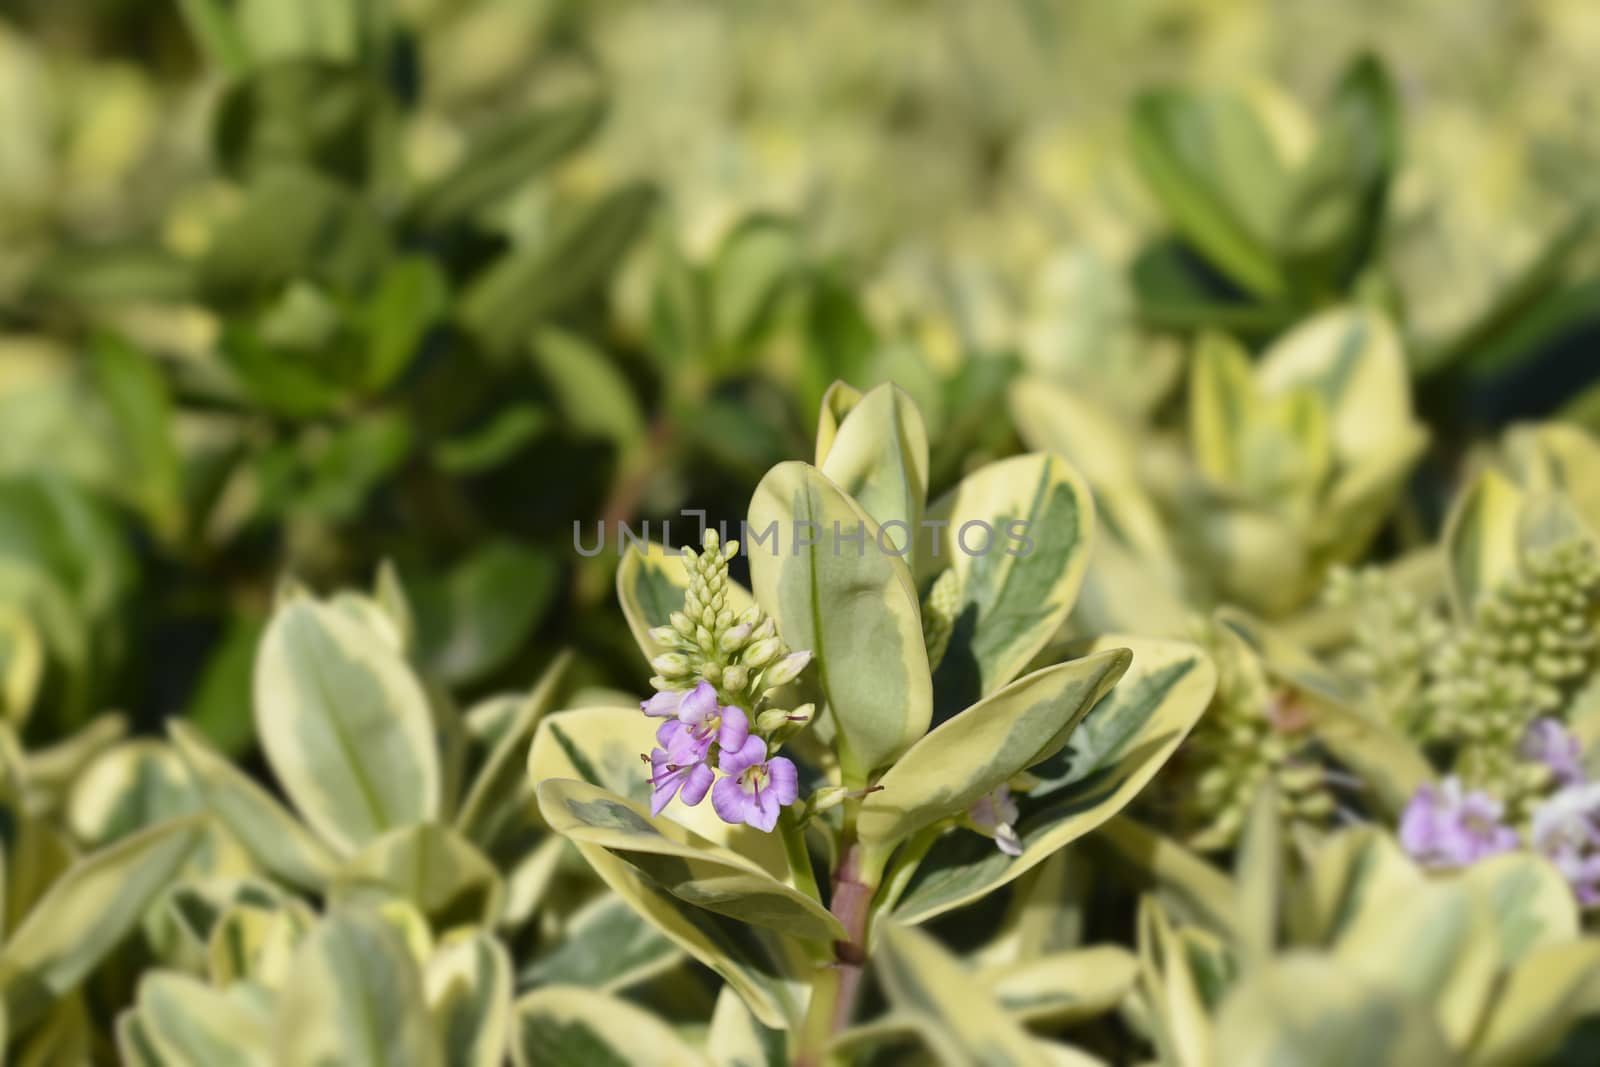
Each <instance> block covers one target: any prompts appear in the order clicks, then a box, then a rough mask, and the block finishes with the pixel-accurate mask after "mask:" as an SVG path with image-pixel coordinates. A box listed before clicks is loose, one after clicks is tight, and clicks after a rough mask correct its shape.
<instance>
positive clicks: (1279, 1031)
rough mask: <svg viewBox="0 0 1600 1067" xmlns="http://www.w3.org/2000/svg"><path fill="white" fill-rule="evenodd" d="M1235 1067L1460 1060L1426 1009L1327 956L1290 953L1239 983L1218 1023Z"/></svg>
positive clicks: (1221, 1056) (1221, 1052) (1411, 1066)
mask: <svg viewBox="0 0 1600 1067" xmlns="http://www.w3.org/2000/svg"><path fill="white" fill-rule="evenodd" d="M1216 1047H1217V1062H1218V1063H1225V1064H1228V1065H1229V1067H1347V1065H1350V1064H1357V1063H1361V1064H1396V1065H1399V1064H1404V1065H1405V1067H1447V1065H1450V1064H1455V1063H1458V1062H1459V1060H1458V1059H1457V1057H1456V1055H1455V1054H1454V1053H1453V1052H1451V1050H1450V1047H1449V1045H1448V1043H1447V1042H1446V1040H1445V1037H1444V1035H1443V1034H1442V1033H1441V1032H1440V1030H1439V1027H1438V1025H1437V1024H1436V1023H1435V1022H1434V1021H1433V1016H1432V1013H1431V1012H1429V1011H1428V1009H1427V1006H1426V1005H1425V1004H1422V1003H1418V1002H1417V1001H1415V1000H1414V999H1412V998H1409V997H1407V996H1405V995H1403V994H1400V993H1397V992H1396V991H1395V990H1392V989H1388V988H1386V987H1384V986H1381V985H1377V984H1374V983H1373V982H1371V981H1370V980H1367V979H1364V978H1362V977H1361V976H1360V975H1359V974H1358V973H1356V972H1354V971H1352V970H1351V969H1350V968H1349V967H1348V966H1344V965H1341V964H1340V963H1338V962H1337V961H1336V960H1333V959H1331V958H1329V957H1326V956H1313V955H1301V954H1296V955H1290V956H1286V957H1280V958H1279V959H1277V960H1275V961H1273V963H1272V964H1270V965H1269V966H1267V967H1265V968H1263V969H1261V970H1259V971H1257V972H1255V973H1254V974H1252V975H1250V976H1249V977H1247V978H1246V979H1245V980H1244V981H1242V982H1241V984H1240V985H1239V987H1238V988H1236V989H1235V990H1234V992H1233V994H1232V995H1231V996H1229V998H1228V999H1227V1001H1226V1002H1225V1003H1224V1004H1223V1006H1222V1010H1221V1012H1220V1014H1219V1015H1218V1018H1217V1046H1216Z"/></svg>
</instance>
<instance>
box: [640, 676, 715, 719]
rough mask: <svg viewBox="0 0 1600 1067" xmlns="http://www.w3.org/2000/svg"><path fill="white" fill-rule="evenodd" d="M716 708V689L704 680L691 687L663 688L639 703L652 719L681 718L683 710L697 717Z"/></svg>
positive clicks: (641, 709) (712, 711)
mask: <svg viewBox="0 0 1600 1067" xmlns="http://www.w3.org/2000/svg"><path fill="white" fill-rule="evenodd" d="M716 708H717V689H716V687H715V686H713V685H712V684H711V683H710V682H706V681H702V682H701V683H700V684H699V685H697V686H695V687H694V688H693V689H681V690H680V689H664V690H662V691H661V692H659V693H657V694H656V695H655V696H653V697H651V698H650V699H649V700H645V701H642V702H640V704H639V710H640V711H642V712H644V713H645V714H646V715H648V716H650V717H651V718H653V719H677V718H682V717H683V714H684V712H688V713H689V714H690V715H691V716H693V717H695V718H699V717H702V716H705V715H707V714H710V713H714V712H715V711H716Z"/></svg>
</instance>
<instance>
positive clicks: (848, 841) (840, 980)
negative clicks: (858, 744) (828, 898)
mask: <svg viewBox="0 0 1600 1067" xmlns="http://www.w3.org/2000/svg"><path fill="white" fill-rule="evenodd" d="M846 818H847V825H849V824H850V823H852V822H853V820H849V817H848V816H847V817H846ZM861 858H862V854H861V845H860V844H859V843H858V842H857V841H856V840H855V834H854V832H853V830H851V829H847V830H846V831H845V836H844V841H843V842H842V851H841V855H840V860H839V869H838V871H836V872H835V873H834V876H833V900H832V907H831V910H832V911H833V914H834V917H835V918H837V919H838V920H839V922H840V924H841V925H842V926H843V927H844V929H845V933H846V934H847V935H848V937H847V939H846V940H844V941H835V942H834V943H833V954H834V961H833V963H832V964H830V965H828V966H827V967H823V968H821V969H820V970H819V971H818V972H817V977H816V979H815V980H814V981H813V983H812V989H811V1005H810V1007H809V1008H808V1009H807V1012H806V1020H805V1025H804V1026H803V1027H802V1029H801V1032H800V1047H799V1049H798V1050H796V1053H795V1059H794V1063H795V1065H796V1067H821V1065H822V1063H823V1062H824V1059H825V1057H826V1056H827V1050H828V1044H829V1042H831V1041H832V1039H833V1036H834V1035H835V1034H837V1033H839V1031H841V1030H843V1029H844V1028H845V1027H847V1026H849V1025H850V1018H851V1016H853V1015H854V1014H855V1008H856V997H857V996H858V995H859V994H860V992H861V978H862V975H863V973H864V972H865V969H866V965H867V918H868V916H869V915H870V914H871V910H872V897H873V894H874V893H875V892H876V891H877V885H876V884H875V882H873V881H870V880H869V879H871V878H872V874H871V872H868V871H865V870H864V869H863V867H862V862H861Z"/></svg>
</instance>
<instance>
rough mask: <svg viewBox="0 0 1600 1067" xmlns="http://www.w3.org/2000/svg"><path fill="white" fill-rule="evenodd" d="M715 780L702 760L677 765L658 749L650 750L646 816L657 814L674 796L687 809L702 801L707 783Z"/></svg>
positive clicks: (709, 768) (708, 784)
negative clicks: (647, 812)
mask: <svg viewBox="0 0 1600 1067" xmlns="http://www.w3.org/2000/svg"><path fill="white" fill-rule="evenodd" d="M714 777H716V775H715V774H713V773H712V771H711V764H709V763H707V762H705V761H704V760H700V761H697V762H695V763H687V764H679V763H674V762H672V757H670V756H669V755H667V753H666V752H664V751H662V750H661V749H659V748H657V749H652V750H651V751H650V814H651V815H660V814H661V812H662V810H663V809H665V808H666V806H667V805H668V804H669V803H671V801H672V798H673V797H674V796H676V797H678V798H679V799H681V800H682V801H683V802H684V803H685V804H687V805H689V807H691V808H692V807H694V806H695V805H696V804H698V803H700V802H701V801H702V800H704V799H705V798H706V791H707V790H708V789H710V788H711V780H712V779H713V778H714Z"/></svg>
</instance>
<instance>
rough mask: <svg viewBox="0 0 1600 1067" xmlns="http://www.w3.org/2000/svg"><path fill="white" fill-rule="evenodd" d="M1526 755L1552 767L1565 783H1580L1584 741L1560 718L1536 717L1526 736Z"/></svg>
mask: <svg viewBox="0 0 1600 1067" xmlns="http://www.w3.org/2000/svg"><path fill="white" fill-rule="evenodd" d="M1522 755H1523V756H1524V757H1525V758H1527V759H1530V760H1533V761H1534V762H1536V763H1542V764H1544V765H1545V766H1546V767H1549V768H1550V771H1551V773H1552V774H1554V775H1555V779H1556V781H1557V782H1558V783H1560V784H1561V785H1578V784H1580V783H1581V782H1582V781H1583V780H1584V778H1585V775H1584V773H1583V743H1582V742H1580V741H1579V740H1578V739H1577V738H1576V737H1574V736H1573V735H1572V734H1571V733H1569V732H1567V728H1566V727H1565V726H1563V725H1562V724H1561V721H1560V720H1559V719H1552V718H1549V717H1545V718H1542V719H1535V720H1534V721H1533V722H1532V723H1531V724H1529V726H1528V732H1527V734H1525V735H1524V736H1523V738H1522Z"/></svg>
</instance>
